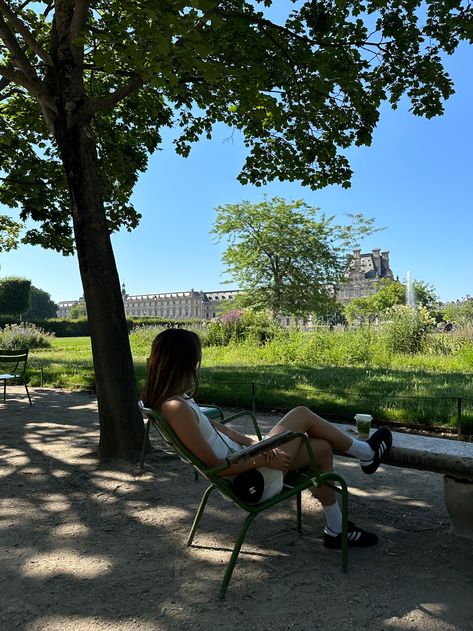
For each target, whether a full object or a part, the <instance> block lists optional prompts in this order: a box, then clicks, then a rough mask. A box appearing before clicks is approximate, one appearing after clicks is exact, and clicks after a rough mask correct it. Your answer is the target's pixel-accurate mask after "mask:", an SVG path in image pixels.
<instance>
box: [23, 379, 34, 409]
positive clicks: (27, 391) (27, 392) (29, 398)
mask: <svg viewBox="0 0 473 631" xmlns="http://www.w3.org/2000/svg"><path fill="white" fill-rule="evenodd" d="M23 384H24V386H25V388H26V394H27V395H28V400H29V402H30V405H33V404H32V403H31V397H30V391H29V390H28V386H27V384H26V380H25V379H23Z"/></svg>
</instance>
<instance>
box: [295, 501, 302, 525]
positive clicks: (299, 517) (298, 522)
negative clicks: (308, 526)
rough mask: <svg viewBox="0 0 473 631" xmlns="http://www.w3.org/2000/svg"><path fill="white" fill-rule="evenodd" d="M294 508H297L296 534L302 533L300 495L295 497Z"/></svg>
mask: <svg viewBox="0 0 473 631" xmlns="http://www.w3.org/2000/svg"><path fill="white" fill-rule="evenodd" d="M296 507H297V533H298V534H299V535H300V534H301V533H302V493H301V492H300V491H299V493H298V494H297V495H296Z"/></svg>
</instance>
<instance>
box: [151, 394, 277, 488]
mask: <svg viewBox="0 0 473 631" xmlns="http://www.w3.org/2000/svg"><path fill="white" fill-rule="evenodd" d="M161 413H162V415H163V416H164V417H165V419H166V420H167V421H168V423H169V424H170V425H171V427H172V429H173V430H174V432H175V433H176V434H177V436H178V437H179V439H180V440H181V441H182V442H183V443H184V445H185V446H186V447H187V448H188V449H190V450H191V451H192V453H193V454H195V456H196V457H197V458H198V459H199V460H201V461H202V462H203V463H204V464H205V465H206V466H207V467H208V468H209V469H213V468H214V467H218V466H219V465H222V464H225V462H226V461H225V460H224V459H222V458H217V456H216V455H215V453H214V452H213V450H212V449H211V448H210V445H209V444H208V442H207V441H206V440H205V438H204V436H203V435H202V432H201V430H200V427H199V423H198V421H197V418H196V415H195V413H194V411H193V410H192V408H191V407H190V406H189V405H188V404H187V403H186V402H185V401H182V400H180V399H172V400H170V401H166V402H165V403H163V405H162V407H161ZM226 429H229V428H226ZM227 435H228V434H227ZM246 438H247V439H248V440H249V441H251V439H249V438H248V437H246ZM234 440H235V439H234ZM238 442H239V441H238ZM249 444H253V441H251V442H250V443H249ZM264 466H266V467H268V466H270V467H273V468H274V469H284V465H283V463H282V462H281V463H278V462H277V461H275V462H272V463H268V462H267V460H266V457H265V455H264V454H260V455H259V456H256V457H255V458H254V459H252V460H247V461H245V462H240V463H238V464H235V465H232V466H230V467H228V469H225V470H224V471H222V472H221V473H220V474H219V475H222V476H227V475H236V474H238V473H243V471H249V470H250V469H254V468H257V467H264Z"/></svg>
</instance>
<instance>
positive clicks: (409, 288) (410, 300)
mask: <svg viewBox="0 0 473 631" xmlns="http://www.w3.org/2000/svg"><path fill="white" fill-rule="evenodd" d="M406 305H407V306H408V307H412V308H413V309H415V307H416V296H415V291H414V283H413V280H412V278H411V273H410V272H407V275H406Z"/></svg>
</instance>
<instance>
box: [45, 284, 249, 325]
mask: <svg viewBox="0 0 473 631" xmlns="http://www.w3.org/2000/svg"><path fill="white" fill-rule="evenodd" d="M238 293H239V292H238V290H237V289H230V290H222V291H205V292H204V291H195V290H194V289H191V290H190V291H174V292H170V293H156V294H139V295H136V296H131V295H129V294H127V292H126V289H125V286H124V285H122V296H123V304H124V307H125V315H127V316H130V317H147V316H148V317H155V318H164V319H172V320H179V319H189V318H197V319H199V320H210V319H211V318H215V316H217V315H218V313H219V307H220V306H221V305H222V303H223V302H225V301H227V300H232V299H233V298H235V296H236V295H237V294H238ZM78 302H79V301H78V300H67V301H64V302H60V303H58V310H57V317H58V318H66V317H67V315H68V313H69V311H70V309H71V307H73V306H74V305H75V304H77V303H78Z"/></svg>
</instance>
